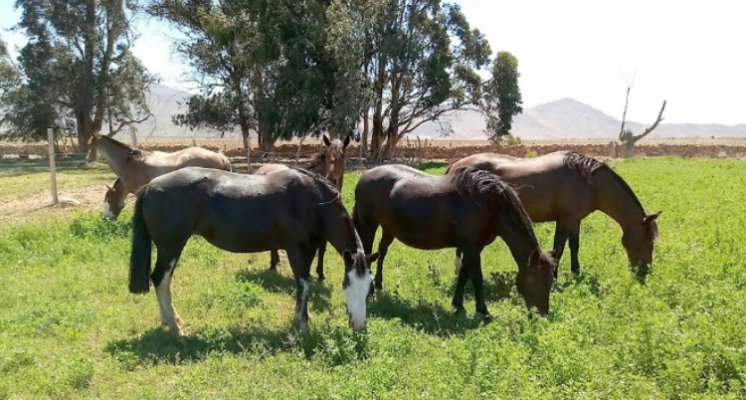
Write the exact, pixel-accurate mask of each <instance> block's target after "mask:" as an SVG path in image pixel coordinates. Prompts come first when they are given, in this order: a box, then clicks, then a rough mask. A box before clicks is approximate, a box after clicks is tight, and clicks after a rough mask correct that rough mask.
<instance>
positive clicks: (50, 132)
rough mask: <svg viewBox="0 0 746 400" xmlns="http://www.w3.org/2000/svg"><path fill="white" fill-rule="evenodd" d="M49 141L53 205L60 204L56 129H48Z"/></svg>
mask: <svg viewBox="0 0 746 400" xmlns="http://www.w3.org/2000/svg"><path fill="white" fill-rule="evenodd" d="M47 140H48V141H49V171H50V172H51V174H52V175H51V176H52V204H54V205H57V204H59V202H60V201H59V199H58V198H57V166H56V165H55V162H54V128H47Z"/></svg>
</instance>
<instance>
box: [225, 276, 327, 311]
mask: <svg viewBox="0 0 746 400" xmlns="http://www.w3.org/2000/svg"><path fill="white" fill-rule="evenodd" d="M278 268H280V267H278ZM236 280H237V281H239V282H252V283H256V284H257V285H259V286H261V287H262V288H264V290H266V291H268V292H271V293H284V294H287V295H289V296H295V292H296V290H297V287H296V285H295V278H292V277H289V276H285V275H282V274H280V273H278V272H277V271H270V270H268V269H265V270H262V271H251V270H247V269H243V270H241V271H239V272H238V273H236ZM309 283H310V287H309V288H308V303H309V307H310V308H311V310H313V312H321V311H328V310H329V309H331V295H332V290H331V288H329V286H327V285H325V284H324V282H321V281H319V280H316V279H312V280H310V281H309Z"/></svg>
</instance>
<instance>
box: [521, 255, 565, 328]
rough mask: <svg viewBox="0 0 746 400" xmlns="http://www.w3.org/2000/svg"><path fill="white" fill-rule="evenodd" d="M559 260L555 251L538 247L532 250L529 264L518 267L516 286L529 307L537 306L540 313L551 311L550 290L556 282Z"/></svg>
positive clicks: (544, 313)
mask: <svg viewBox="0 0 746 400" xmlns="http://www.w3.org/2000/svg"><path fill="white" fill-rule="evenodd" d="M556 267H557V261H556V259H555V256H554V254H553V252H542V251H541V250H540V249H538V248H536V249H534V251H532V252H531V255H530V256H529V259H528V264H527V265H526V266H525V267H522V268H519V269H518V276H517V278H516V286H517V287H518V293H520V294H521V296H523V299H524V300H525V301H526V306H528V308H533V307H536V309H537V310H538V311H539V314H541V315H546V314H548V313H549V292H550V290H551V289H552V284H553V283H554V269H555V268H556Z"/></svg>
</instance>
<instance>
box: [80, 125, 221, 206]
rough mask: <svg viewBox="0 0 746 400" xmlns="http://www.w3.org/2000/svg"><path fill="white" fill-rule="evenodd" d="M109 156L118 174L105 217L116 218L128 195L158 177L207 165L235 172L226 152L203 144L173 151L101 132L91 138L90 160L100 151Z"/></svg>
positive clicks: (110, 189) (108, 192) (108, 195)
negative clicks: (136, 144)
mask: <svg viewBox="0 0 746 400" xmlns="http://www.w3.org/2000/svg"><path fill="white" fill-rule="evenodd" d="M99 152H100V153H101V154H103V155H104V156H105V157H106V162H107V163H108V164H109V168H111V170H112V171H114V173H115V174H116V175H117V179H116V180H115V181H114V184H113V185H112V186H107V190H106V195H105V196H104V217H106V218H112V219H116V218H117V217H118V216H119V213H120V212H121V211H122V209H123V208H124V201H125V199H126V198H127V194H129V193H136V192H137V190H138V189H139V188H141V187H142V186H143V185H145V184H147V183H148V182H150V181H151V180H152V179H153V178H155V177H156V176H160V175H163V174H165V173H167V172H171V171H174V170H177V169H180V168H184V167H205V168H216V169H222V170H226V171H231V170H232V167H231V163H230V161H228V158H227V157H225V155H224V154H222V153H216V152H214V151H210V150H207V149H203V148H202V147H187V148H186V149H183V150H179V151H175V152H173V153H164V152H161V151H152V152H151V151H145V150H140V149H135V148H133V147H130V146H127V145H126V144H124V143H122V142H120V141H118V140H116V139H113V138H110V137H108V136H105V135H101V134H99V133H94V134H93V136H92V137H91V151H90V152H89V153H88V161H89V162H93V161H96V154H97V153H99Z"/></svg>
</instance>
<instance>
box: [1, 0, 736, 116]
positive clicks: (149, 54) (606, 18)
mask: <svg viewBox="0 0 746 400" xmlns="http://www.w3.org/2000/svg"><path fill="white" fill-rule="evenodd" d="M457 2H458V3H459V4H461V6H462V10H463V12H464V14H466V17H467V19H468V20H469V22H470V23H471V24H472V26H473V27H476V28H478V29H480V30H481V31H482V32H484V33H485V34H486V36H487V39H488V40H489V42H490V45H491V47H492V50H493V51H495V52H497V51H498V50H507V51H510V52H511V53H513V54H514V55H515V56H516V57H518V61H519V71H520V72H521V80H520V86H521V91H522V93H523V101H524V106H525V107H531V106H534V105H537V104H540V103H546V102H549V101H553V100H558V99H561V98H564V97H572V98H574V99H577V100H579V101H582V102H584V103H587V104H589V105H591V106H593V107H596V108H598V109H600V110H602V111H604V112H605V113H607V114H609V115H612V116H614V117H617V118H620V117H621V113H622V109H623V107H624V91H625V78H626V79H631V78H632V77H633V76H635V81H634V86H633V87H632V92H631V97H630V109H629V113H628V118H629V119H631V120H636V121H639V122H642V123H649V122H652V121H653V120H654V119H655V116H656V114H657V112H658V109H659V108H660V104H661V102H662V101H663V99H667V100H668V106H667V108H666V113H665V120H666V122H692V123H706V122H712V123H722V124H736V123H746V0H710V1H693V0H678V1H676V0H625V1H614V2H612V1H598V0H563V1H552V0H460V1H457ZM0 3H1V4H0V27H2V28H8V27H10V26H12V25H13V24H14V23H15V22H16V21H17V19H18V18H19V15H20V13H19V12H18V11H13V8H12V3H13V1H11V0H0ZM138 29H139V30H140V31H141V32H140V33H141V36H140V39H139V40H138V41H137V43H136V46H135V49H134V52H135V54H136V55H137V56H139V57H140V58H141V59H142V60H143V62H144V63H145V65H146V66H147V67H148V68H149V69H150V71H151V72H155V73H157V74H159V75H160V76H161V78H162V82H163V83H164V84H166V85H169V86H174V87H180V88H185V89H188V88H189V87H190V85H189V83H188V82H187V81H186V80H185V79H184V78H183V73H184V71H185V66H184V64H183V63H182V62H181V60H180V59H179V57H177V56H173V55H172V54H171V40H170V39H169V36H170V35H173V34H174V33H173V32H172V31H170V30H169V28H168V27H167V26H165V25H164V24H162V23H159V22H155V21H148V20H145V19H143V20H141V21H140V22H139V23H138ZM2 37H3V39H5V40H6V41H7V42H9V43H10V44H11V47H12V46H22V45H23V43H24V39H23V36H21V35H19V34H17V33H16V34H13V33H10V32H5V31H3V32H2Z"/></svg>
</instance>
